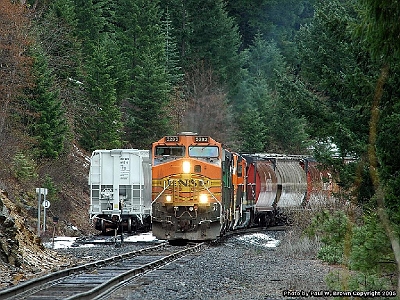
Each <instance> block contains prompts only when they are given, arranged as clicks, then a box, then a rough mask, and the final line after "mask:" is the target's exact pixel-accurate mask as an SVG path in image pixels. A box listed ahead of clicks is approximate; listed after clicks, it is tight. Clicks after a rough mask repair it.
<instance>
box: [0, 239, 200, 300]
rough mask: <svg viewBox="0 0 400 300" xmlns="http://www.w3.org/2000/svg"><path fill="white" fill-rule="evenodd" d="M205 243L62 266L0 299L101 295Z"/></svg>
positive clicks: (0, 295) (164, 246) (160, 247)
mask: <svg viewBox="0 0 400 300" xmlns="http://www.w3.org/2000/svg"><path fill="white" fill-rule="evenodd" d="M204 245H205V244H204V243H201V244H195V245H193V244H191V245H188V246H187V247H179V248H175V247H170V246H168V244H167V243H163V244H160V245H157V246H153V247H149V248H145V249H141V250H137V251H133V252H129V253H124V254H121V255H117V256H114V257H111V258H108V259H105V260H99V261H96V262H93V263H88V264H85V265H82V266H78V267H74V268H69V269H65V270H61V271H58V272H55V273H51V274H48V275H46V276H43V277H40V278H37V279H34V280H30V281H27V282H25V283H22V284H20V285H17V286H14V287H12V288H9V289H5V290H2V291H0V299H31V300H33V299H36V300H37V299H46V300H50V299H57V300H58V299H100V298H102V297H104V296H105V295H107V294H109V293H110V291H112V290H115V289H118V287H119V286H122V285H124V284H125V283H126V282H128V281H129V280H132V279H133V278H135V277H138V276H141V275H143V274H145V273H147V272H149V271H152V270H155V269H158V268H160V267H162V266H164V265H166V264H168V263H170V262H172V261H174V260H177V259H179V258H181V257H184V256H186V255H188V254H190V253H193V252H197V251H200V250H201V249H202V248H203V247H204Z"/></svg>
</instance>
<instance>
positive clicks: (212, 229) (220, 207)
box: [151, 132, 330, 241]
mask: <svg viewBox="0 0 400 300" xmlns="http://www.w3.org/2000/svg"><path fill="white" fill-rule="evenodd" d="M151 156H152V231H153V235H155V236H156V237H157V238H159V239H167V240H169V241H179V240H214V239H216V238H217V237H219V236H221V235H223V234H224V233H225V232H226V231H228V230H233V229H236V228H243V227H248V226H252V225H254V224H259V225H264V226H265V225H271V224H273V223H274V222H275V218H276V216H277V214H278V211H279V210H280V209H283V208H292V207H305V206H309V205H311V204H315V203H318V202H319V201H322V200H323V199H326V198H327V197H329V195H330V191H329V184H326V183H327V182H329V181H328V180H327V179H325V175H326V174H324V175H323V173H321V172H319V171H318V169H317V167H316V163H315V162H313V161H312V160H310V159H307V158H305V157H301V156H284V155H270V154H251V155H250V154H248V155H240V154H238V153H235V152H231V151H229V150H227V149H224V147H223V146H222V145H221V143H219V142H217V141H215V140H214V139H212V138H211V137H209V136H198V135H196V134H195V133H191V132H184V133H181V134H178V135H175V136H166V137H163V138H162V139H161V140H159V141H157V142H155V143H153V145H152V154H151Z"/></svg>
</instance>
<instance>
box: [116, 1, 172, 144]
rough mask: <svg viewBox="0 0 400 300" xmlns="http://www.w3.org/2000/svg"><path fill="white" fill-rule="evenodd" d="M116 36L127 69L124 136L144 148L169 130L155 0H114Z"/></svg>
mask: <svg viewBox="0 0 400 300" xmlns="http://www.w3.org/2000/svg"><path fill="white" fill-rule="evenodd" d="M118 4H119V5H118V10H117V13H116V20H117V25H118V26H117V29H116V31H117V32H116V35H117V39H118V42H119V47H120V49H121V53H122V56H123V57H124V60H125V62H126V68H127V70H128V71H129V72H128V79H127V83H128V86H127V94H126V97H125V99H126V100H124V102H123V109H124V115H123V118H124V122H125V129H126V139H127V141H128V142H129V143H130V144H131V145H133V146H134V147H139V148H148V147H150V145H151V143H152V142H153V141H154V140H157V139H158V138H159V137H161V136H162V135H164V134H166V133H167V132H169V130H170V129H169V126H168V122H167V120H168V119H167V115H166V113H165V107H166V105H167V103H168V96H169V93H170V92H171V85H170V82H169V80H170V79H171V77H170V75H171V73H168V71H167V60H166V53H165V35H164V33H163V30H162V23H161V11H160V10H159V7H158V1H154V2H151V3H150V2H149V1H145V0H139V1H134V2H133V1H128V0H120V1H119V2H118Z"/></svg>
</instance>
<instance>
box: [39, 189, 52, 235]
mask: <svg viewBox="0 0 400 300" xmlns="http://www.w3.org/2000/svg"><path fill="white" fill-rule="evenodd" d="M36 194H37V195H38V225H37V235H38V236H39V237H40V211H41V207H40V202H41V200H42V195H43V204H42V205H43V207H44V214H43V218H44V219H43V223H44V227H43V229H44V230H45V229H46V208H49V207H50V202H49V201H47V200H46V195H47V189H46V188H36Z"/></svg>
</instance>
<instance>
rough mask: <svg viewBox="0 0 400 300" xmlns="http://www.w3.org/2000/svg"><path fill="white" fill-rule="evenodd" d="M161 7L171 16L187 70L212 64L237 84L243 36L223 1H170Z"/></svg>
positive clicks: (222, 76)
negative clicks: (239, 53)
mask: <svg viewBox="0 0 400 300" xmlns="http://www.w3.org/2000/svg"><path fill="white" fill-rule="evenodd" d="M160 6H161V8H162V9H163V10H164V11H166V12H167V11H168V13H169V14H170V16H171V22H172V27H173V34H174V36H175V37H176V41H177V46H178V50H179V52H180V55H181V61H182V66H183V67H184V70H185V71H188V70H191V69H193V68H194V67H196V66H197V65H198V64H199V62H202V63H204V64H205V65H206V66H207V67H211V68H212V70H213V72H215V74H217V75H218V77H219V78H220V81H221V82H222V83H227V84H228V85H229V86H233V85H234V84H236V80H237V74H238V71H239V67H240V64H239V62H240V61H239V60H238V55H237V52H238V50H239V46H240V37H239V34H238V29H237V26H236V24H235V22H234V20H233V18H231V17H229V16H228V13H227V11H226V8H225V5H224V2H223V1H221V0H217V1H216V0H206V1H196V0H189V1H186V0H185V1H183V0H168V1H161V2H160Z"/></svg>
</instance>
